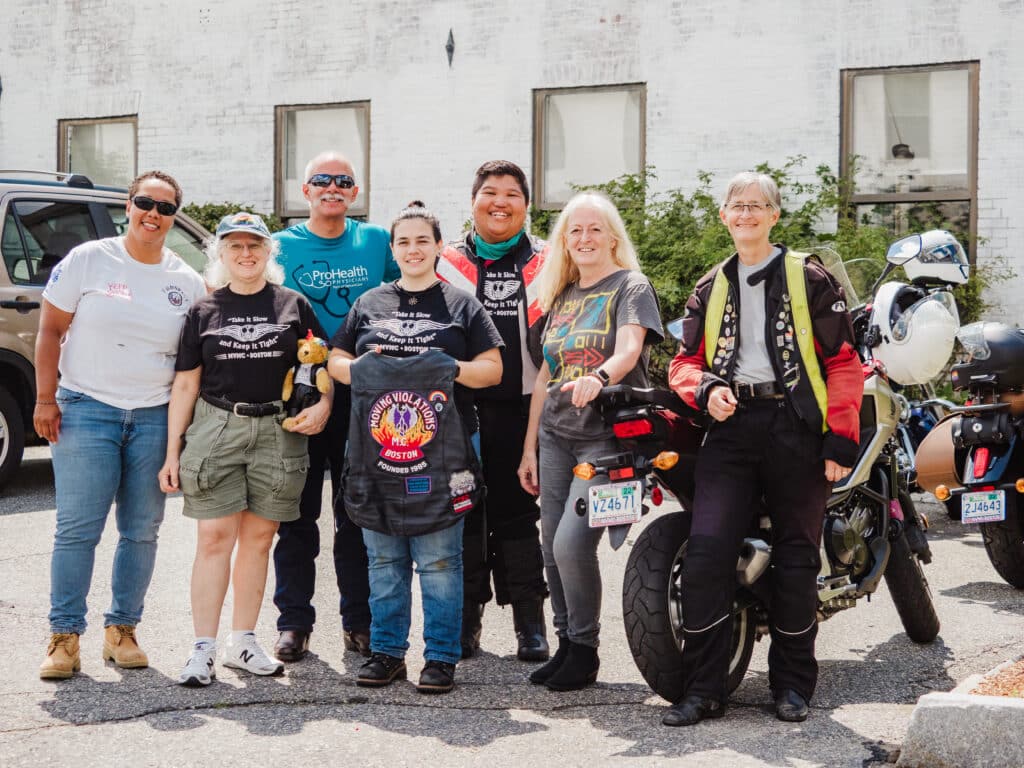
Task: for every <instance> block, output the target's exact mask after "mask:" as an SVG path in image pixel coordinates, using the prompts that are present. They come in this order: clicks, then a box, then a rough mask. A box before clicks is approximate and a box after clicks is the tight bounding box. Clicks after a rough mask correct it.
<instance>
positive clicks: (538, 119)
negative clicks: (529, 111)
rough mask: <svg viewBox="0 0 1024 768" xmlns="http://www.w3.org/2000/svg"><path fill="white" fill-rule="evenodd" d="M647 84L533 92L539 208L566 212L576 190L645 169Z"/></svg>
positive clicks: (535, 166) (536, 194) (534, 145)
mask: <svg viewBox="0 0 1024 768" xmlns="http://www.w3.org/2000/svg"><path fill="white" fill-rule="evenodd" d="M646 103H647V90H646V86H645V85H644V84H643V83H634V84H629V85H608V86H595V87H588V88H545V89H539V90H535V91H534V92H533V112H534V134H533V148H534V149H533V160H534V190H535V195H534V197H535V198H536V202H535V204H536V206H537V207H538V208H542V209H546V210H554V209H558V208H561V207H562V206H564V205H565V203H566V202H568V200H569V198H570V197H572V187H573V185H576V186H583V185H589V184H603V183H604V182H607V181H611V180H612V179H616V178H618V177H619V176H622V175H624V174H629V173H640V172H642V171H643V169H644V162H645V159H644V154H645V140H646V137H645V131H646V111H647V110H646Z"/></svg>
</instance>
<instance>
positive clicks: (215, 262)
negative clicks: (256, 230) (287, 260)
mask: <svg viewBox="0 0 1024 768" xmlns="http://www.w3.org/2000/svg"><path fill="white" fill-rule="evenodd" d="M253 237H258V235H253ZM262 239H266V238H262ZM225 240H227V237H215V238H213V239H212V240H210V242H209V243H207V244H206V249H205V251H204V252H205V253H206V269H204V270H203V279H204V280H206V284H207V285H209V286H210V287H211V288H223V287H224V286H225V285H227V284H228V283H229V282H231V275H230V274H229V273H228V268H227V267H225V266H224V262H223V261H222V260H221V258H220V251H221V247H222V245H223V243H224V241H225ZM267 245H268V247H269V248H270V255H269V256H268V257H267V266H266V267H264V268H263V278H264V279H265V280H266V281H267V282H268V283H274V284H275V285H280V284H281V283H283V282H284V267H282V266H281V264H280V263H279V262H278V260H277V257H278V255H279V254H280V253H281V243H280V242H279V241H278V240H276V239H275V238H273V237H272V238H270V239H269V240H267Z"/></svg>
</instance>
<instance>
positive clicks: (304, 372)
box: [281, 331, 331, 432]
mask: <svg viewBox="0 0 1024 768" xmlns="http://www.w3.org/2000/svg"><path fill="white" fill-rule="evenodd" d="M298 359H299V362H298V364H296V365H294V366H292V368H291V370H290V371H288V373H287V374H286V375H285V377H284V387H283V388H282V389H281V399H282V400H284V404H285V416H286V417H287V418H285V420H284V421H282V422H281V426H282V427H284V428H285V429H286V430H288V431H289V432H291V431H292V428H293V427H294V426H295V424H296V420H295V416H296V415H297V414H298V413H299V412H300V411H302V410H303V409H304V408H309V407H310V406H311V405H316V404H317V403H318V402H319V401H320V395H321V394H323V393H325V392H328V391H330V388H331V377H330V376H329V375H328V373H327V344H326V343H324V340H323V339H321V338H318V337H316V336H314V335H313V332H312V331H307V332H306V338H304V339H299V351H298Z"/></svg>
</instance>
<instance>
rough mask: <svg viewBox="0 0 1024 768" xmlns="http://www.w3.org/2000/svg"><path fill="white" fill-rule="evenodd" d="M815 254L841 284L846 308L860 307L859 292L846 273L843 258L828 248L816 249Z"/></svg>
mask: <svg viewBox="0 0 1024 768" xmlns="http://www.w3.org/2000/svg"><path fill="white" fill-rule="evenodd" d="M813 252H814V253H815V254H817V256H818V258H819V259H821V263H822V266H824V267H825V269H827V270H828V271H829V274H831V275H832V277H834V278H835V279H836V282H837V283H839V287H840V288H842V289H843V293H845V294H846V306H847V307H857V306H860V298H859V297H858V296H857V291H856V289H855V288H854V287H853V281H852V280H850V275H849V274H847V272H846V265H845V264H843V259H842V257H841V256H840V255H839V254H838V253H836V252H835V251H834V250H832V249H831V248H829V247H827V246H825V247H821V248H814V249H813Z"/></svg>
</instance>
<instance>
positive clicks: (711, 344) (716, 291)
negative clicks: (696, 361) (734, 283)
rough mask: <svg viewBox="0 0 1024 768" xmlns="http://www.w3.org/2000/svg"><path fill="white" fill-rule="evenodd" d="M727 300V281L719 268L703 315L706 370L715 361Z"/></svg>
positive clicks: (723, 271) (722, 270) (723, 272)
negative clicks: (706, 309)
mask: <svg viewBox="0 0 1024 768" xmlns="http://www.w3.org/2000/svg"><path fill="white" fill-rule="evenodd" d="M728 299H729V280H728V278H726V276H725V270H724V269H722V268H721V267H719V269H718V272H717V274H715V282H714V283H713V284H712V286H711V298H710V299H708V311H707V313H705V315H704V359H705V360H706V361H707V365H708V368H710V367H711V363H712V361H713V360H714V359H715V350H716V349H718V332H719V331H721V330H722V315H724V314H725V303H726V301H728Z"/></svg>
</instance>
